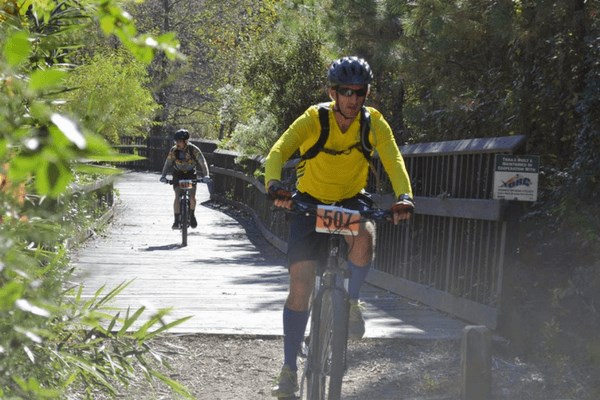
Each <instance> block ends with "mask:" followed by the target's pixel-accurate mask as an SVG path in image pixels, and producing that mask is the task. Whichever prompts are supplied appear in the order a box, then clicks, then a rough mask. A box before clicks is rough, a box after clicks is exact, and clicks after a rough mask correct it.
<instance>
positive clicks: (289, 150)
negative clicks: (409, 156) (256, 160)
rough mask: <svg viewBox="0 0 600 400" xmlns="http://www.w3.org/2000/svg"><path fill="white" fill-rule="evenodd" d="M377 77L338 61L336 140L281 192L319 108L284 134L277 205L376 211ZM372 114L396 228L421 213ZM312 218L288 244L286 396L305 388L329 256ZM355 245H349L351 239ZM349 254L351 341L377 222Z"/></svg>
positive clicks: (295, 220) (332, 114)
mask: <svg viewBox="0 0 600 400" xmlns="http://www.w3.org/2000/svg"><path fill="white" fill-rule="evenodd" d="M372 79H373V75H372V72H371V68H370V66H369V64H368V63H367V62H366V61H365V60H363V59H361V58H358V57H344V58H341V59H339V60H336V61H334V62H333V63H332V64H331V65H330V67H329V70H328V72H327V80H328V90H327V93H328V95H329V97H330V98H331V100H332V102H331V103H330V104H329V105H328V108H329V110H328V120H329V136H328V137H327V140H326V141H325V143H324V144H323V147H322V149H321V151H319V152H318V153H317V154H316V155H314V156H312V157H302V158H301V161H300V163H299V164H298V167H297V170H296V172H297V182H296V191H295V192H294V193H291V192H290V191H288V190H287V189H285V188H283V187H282V184H281V170H282V167H283V165H284V163H285V162H286V161H287V160H288V159H289V158H290V157H291V156H292V154H294V153H295V152H296V151H297V150H299V151H300V154H301V155H305V154H306V153H307V151H309V149H311V148H313V146H314V145H315V143H317V142H318V140H319V138H320V137H321V122H320V118H319V111H318V106H312V107H310V108H309V109H308V110H306V111H305V112H304V114H302V115H301V116H300V117H298V119H296V121H294V122H293V123H292V125H291V126H290V127H289V128H288V129H287V130H286V131H285V132H284V133H283V134H282V135H281V137H280V138H279V139H278V140H277V142H276V143H275V144H274V145H273V147H272V148H271V150H270V152H269V155H268V156H267V159H266V164H265V182H266V187H267V191H268V193H269V195H270V196H271V198H272V199H273V202H274V204H275V206H277V207H284V208H291V206H292V200H291V199H292V197H293V198H298V199H299V200H302V201H305V202H306V201H309V202H313V203H325V204H333V203H336V204H339V205H342V206H344V207H347V208H353V209H365V208H369V207H370V206H371V205H372V202H371V200H370V197H369V196H368V195H367V194H366V193H365V192H364V188H365V186H366V184H367V178H368V172H369V161H368V160H367V158H366V157H365V155H364V154H363V150H362V149H363V148H364V146H362V145H361V115H362V114H363V113H364V112H363V111H362V108H363V106H364V103H365V99H366V97H367V96H368V94H369V89H370V83H371V81H372ZM366 109H367V111H368V112H369V114H370V132H369V135H368V139H369V143H370V144H371V145H372V147H373V150H374V151H377V153H378V154H379V157H380V159H381V162H382V164H383V166H384V168H385V170H386V172H387V174H388V176H389V177H390V180H391V182H392V186H393V189H394V192H395V194H396V196H397V201H396V202H395V203H394V204H393V205H392V213H393V221H394V223H395V224H397V223H399V222H400V221H402V220H407V219H409V218H410V217H411V215H412V212H413V210H414V202H413V199H412V189H411V185H410V179H409V176H408V173H407V171H406V167H405V164H404V159H403V158H402V155H401V154H400V150H399V149H398V146H397V144H396V142H395V140H394V136H393V134H392V130H391V128H390V126H389V124H388V123H387V122H386V120H385V119H384V118H383V116H382V115H381V113H380V112H379V111H377V110H376V109H374V108H372V107H367V108H366ZM314 218H315V217H314V216H313V217H305V216H298V215H294V216H293V217H292V220H291V221H290V234H289V238H288V267H289V273H290V286H289V293H288V297H287V300H286V303H285V306H284V309H283V330H284V362H283V367H282V369H281V373H280V375H279V381H278V383H277V385H276V386H275V387H274V388H273V390H272V392H271V394H272V395H273V396H276V397H280V398H285V397H292V396H294V394H295V392H296V391H298V390H299V387H298V378H297V369H298V367H297V361H296V358H297V354H298V350H299V348H300V345H301V342H302V339H303V337H304V332H305V330H306V325H307V322H308V305H309V301H310V295H311V293H312V290H313V283H314V275H315V271H316V266H317V264H318V262H319V261H320V260H322V259H324V257H325V256H326V255H325V254H323V253H324V251H325V250H326V245H327V240H323V236H322V235H323V234H322V233H317V232H315V231H314V226H315V221H314ZM348 240H350V239H348ZM351 240H352V246H350V250H349V253H348V269H349V271H350V283H349V288H348V294H349V297H350V302H351V307H350V321H349V322H350V325H349V335H350V337H355V338H362V336H363V335H364V331H365V328H364V319H363V317H362V313H361V311H360V307H359V303H358V297H359V291H360V287H361V286H362V284H363V283H364V281H365V278H366V276H367V272H368V271H369V268H370V267H371V263H372V260H373V248H374V245H375V237H374V227H373V224H372V223H365V224H363V225H361V227H360V231H359V234H358V236H354V237H352V239H351Z"/></svg>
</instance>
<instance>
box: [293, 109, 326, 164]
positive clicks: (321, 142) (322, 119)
mask: <svg viewBox="0 0 600 400" xmlns="http://www.w3.org/2000/svg"><path fill="white" fill-rule="evenodd" d="M330 104H331V103H319V104H317V110H318V111H319V123H320V124H321V134H320V135H319V139H318V140H317V142H316V143H315V144H314V145H313V146H312V147H311V148H310V149H308V150H306V152H305V153H304V154H302V155H301V156H300V159H301V160H309V159H311V158H314V157H316V155H317V154H319V152H320V151H321V150H322V149H323V147H324V146H325V143H326V142H327V138H328V137H329V106H330Z"/></svg>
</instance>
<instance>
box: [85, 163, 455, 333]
mask: <svg viewBox="0 0 600 400" xmlns="http://www.w3.org/2000/svg"><path fill="white" fill-rule="evenodd" d="M158 178H159V175H158V174H155V173H140V172H130V173H126V174H124V175H123V176H122V177H121V178H120V179H119V180H118V181H117V184H116V187H117V189H118V192H119V199H118V202H117V206H116V207H117V210H116V213H115V218H114V220H113V221H112V222H111V224H110V225H109V227H108V228H107V229H106V230H105V231H104V232H103V233H102V234H101V235H98V236H96V237H94V238H92V239H91V240H89V241H88V242H87V243H86V244H85V245H84V246H83V247H82V248H80V249H78V250H77V251H76V252H75V254H74V256H73V264H74V265H75V267H76V277H77V279H78V280H80V281H81V282H84V284H85V291H84V292H85V294H86V295H87V296H91V295H93V293H94V292H95V291H96V290H97V289H98V288H99V287H101V286H103V285H106V287H107V288H112V287H115V286H117V285H118V284H120V283H122V282H125V281H130V280H133V282H132V283H131V284H130V286H129V287H127V289H126V290H125V291H124V292H123V293H122V294H121V295H120V296H118V298H117V299H116V303H115V304H114V305H115V306H116V307H117V308H121V309H126V308H127V307H131V308H133V309H135V308H138V307H139V306H142V305H143V306H146V307H147V308H148V309H149V311H152V310H156V309H159V308H172V309H173V310H172V313H171V314H170V316H171V317H172V318H173V319H175V318H181V317H184V316H192V318H191V319H189V320H188V321H186V323H184V324H182V325H180V326H178V327H176V328H174V329H173V330H172V332H175V333H209V334H210V333H219V334H248V335H269V336H271V335H281V334H282V324H281V310H282V307H283V303H284V301H285V296H286V295H287V284H288V275H287V269H286V267H285V257H284V255H283V254H281V253H280V252H279V251H278V250H276V249H275V248H273V247H271V246H270V245H269V244H268V243H267V242H266V241H265V240H264V239H263V238H262V236H261V234H260V232H259V231H258V229H256V227H255V226H254V224H253V222H252V221H251V220H250V219H249V218H248V217H247V216H245V215H244V214H243V213H241V212H239V211H237V210H234V209H231V208H229V207H227V206H224V205H220V204H216V203H214V202H211V201H210V199H209V194H208V191H207V189H206V186H205V185H199V186H198V190H197V198H198V206H197V210H196V218H197V219H198V228H197V229H194V230H192V231H191V233H190V235H189V237H188V246H187V247H181V246H180V240H181V237H180V233H179V231H173V230H171V223H172V218H173V215H172V204H173V191H172V189H171V187H170V186H167V185H164V184H161V183H159V180H158ZM362 299H363V300H364V301H365V305H366V310H365V317H366V319H367V334H366V336H367V337H372V338H382V337H390V338H392V337H393V338H411V339H418V338H429V339H445V338H454V339H456V338H459V337H460V336H461V332H462V329H463V328H464V323H463V322H461V321H458V320H456V319H453V318H450V317H448V316H447V315H445V314H443V313H440V312H437V311H435V310H432V309H430V308H428V307H425V306H423V305H420V304H416V303H414V302H411V301H408V300H406V299H404V298H402V297H399V296H397V295H394V294H392V293H389V292H387V291H383V290H380V289H378V288H375V287H372V286H369V285H367V287H366V288H365V289H364V290H363V292H362Z"/></svg>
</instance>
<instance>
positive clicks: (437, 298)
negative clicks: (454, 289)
mask: <svg viewBox="0 0 600 400" xmlns="http://www.w3.org/2000/svg"><path fill="white" fill-rule="evenodd" d="M367 280H368V282H369V283H370V284H372V285H375V286H378V287H381V288H383V289H387V290H389V291H391V292H393V293H402V295H403V296H406V297H408V298H411V299H414V300H416V301H419V302H421V303H423V304H426V305H428V306H431V307H433V308H435V309H437V310H440V311H443V312H447V313H450V314H452V315H455V316H457V317H458V318H462V319H464V320H466V321H471V322H473V323H476V324H481V325H485V326H487V327H488V328H490V329H496V324H497V318H498V315H497V314H498V311H497V310H496V309H495V308H492V307H489V306H486V305H483V304H480V303H476V302H474V301H470V300H467V299H464V298H461V297H458V296H453V295H451V294H450V293H447V292H443V291H441V290H435V289H432V288H430V287H427V286H423V285H419V284H418V283H415V282H411V281H408V280H406V279H402V278H398V277H395V276H392V275H390V274H387V273H385V272H382V271H377V270H372V271H370V272H369V275H368V277H367Z"/></svg>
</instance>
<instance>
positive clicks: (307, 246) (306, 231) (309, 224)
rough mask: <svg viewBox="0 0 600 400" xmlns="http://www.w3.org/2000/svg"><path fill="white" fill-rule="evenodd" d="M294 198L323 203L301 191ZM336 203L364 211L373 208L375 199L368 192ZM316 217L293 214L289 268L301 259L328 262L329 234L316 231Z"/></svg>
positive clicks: (288, 252) (289, 242) (321, 262)
mask: <svg viewBox="0 0 600 400" xmlns="http://www.w3.org/2000/svg"><path fill="white" fill-rule="evenodd" d="M292 198H293V199H294V200H299V201H302V202H305V203H312V204H323V203H321V202H320V201H318V200H317V199H315V198H314V197H312V196H310V195H309V194H306V193H301V192H296V193H294V195H293V196H292ZM336 205H339V206H342V207H344V208H349V209H352V210H360V211H363V210H366V209H369V208H371V207H372V206H373V201H372V200H371V198H370V197H369V196H368V195H367V194H363V193H359V194H357V195H356V196H354V197H351V198H349V199H345V200H342V201H340V202H338V203H336ZM316 218H317V217H316V216H314V215H309V216H306V215H300V214H292V215H291V218H290V231H289V235H288V251H287V261H288V268H289V266H291V265H292V264H294V263H297V262H299V261H317V262H319V263H320V264H322V265H323V264H325V262H327V247H328V238H329V234H327V233H320V232H316V231H315V225H316V222H317V221H316Z"/></svg>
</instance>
